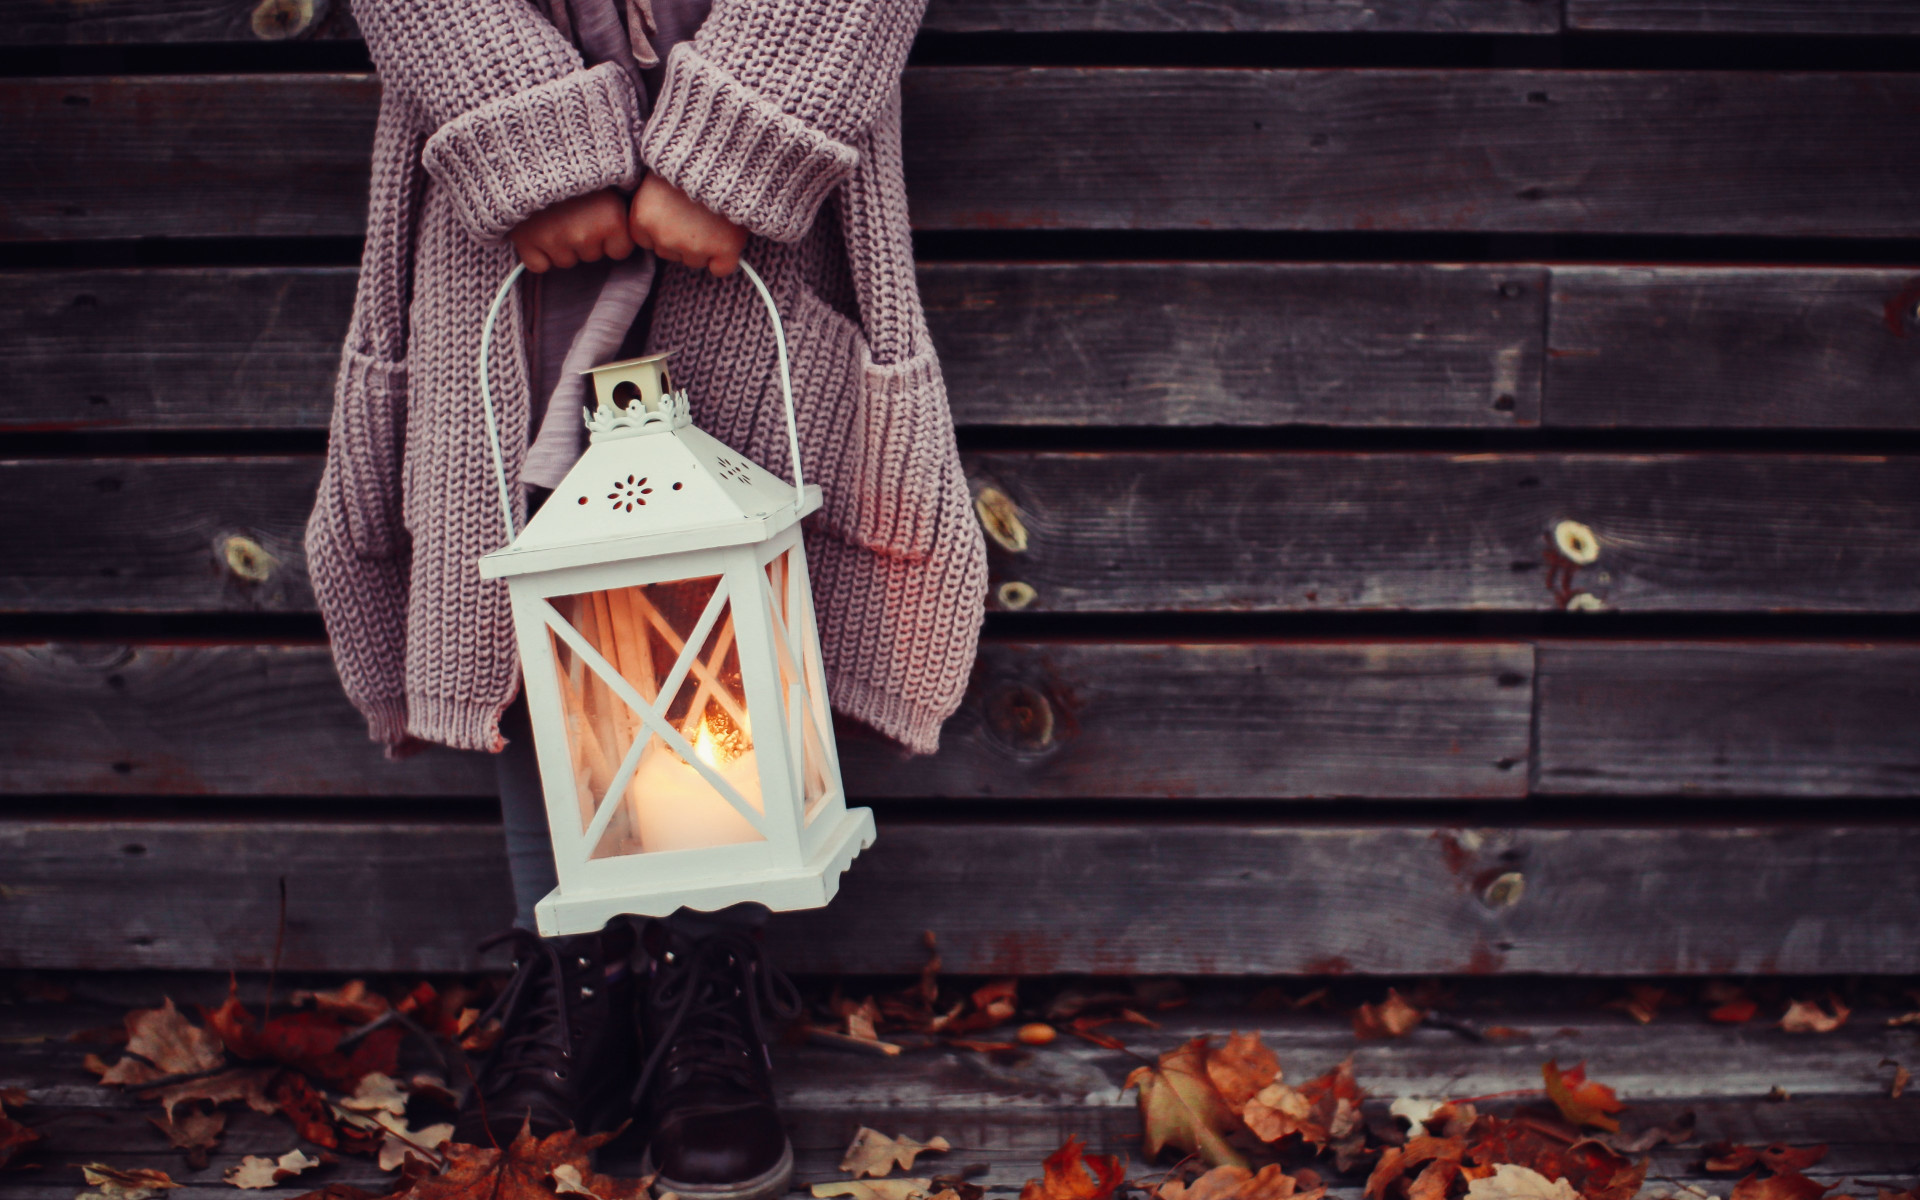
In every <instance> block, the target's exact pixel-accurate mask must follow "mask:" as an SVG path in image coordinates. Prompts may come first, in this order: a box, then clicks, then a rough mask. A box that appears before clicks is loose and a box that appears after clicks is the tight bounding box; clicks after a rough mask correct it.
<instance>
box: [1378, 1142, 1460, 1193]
mask: <svg viewBox="0 0 1920 1200" xmlns="http://www.w3.org/2000/svg"><path fill="white" fill-rule="evenodd" d="M1466 1154H1467V1143H1466V1142H1465V1140H1463V1139H1461V1138H1456V1137H1417V1138H1410V1139H1408V1141H1407V1144H1406V1145H1404V1146H1389V1147H1387V1148H1386V1150H1385V1151H1383V1152H1382V1153H1381V1155H1380V1161H1379V1162H1377V1163H1375V1164H1374V1167H1373V1173H1372V1174H1370V1175H1368V1176H1367V1187H1366V1190H1365V1191H1364V1192H1363V1193H1361V1194H1362V1195H1363V1196H1364V1197H1365V1198H1366V1200H1380V1198H1381V1197H1383V1196H1385V1195H1386V1194H1387V1188H1388V1187H1389V1186H1390V1185H1392V1184H1393V1182H1394V1181H1395V1180H1397V1179H1399V1178H1400V1177H1401V1176H1402V1175H1405V1174H1406V1173H1407V1172H1408V1171H1410V1170H1412V1169H1413V1168H1414V1167H1417V1166H1419V1165H1420V1164H1421V1163H1426V1164H1428V1165H1427V1169H1426V1170H1424V1171H1422V1172H1421V1173H1420V1176H1419V1179H1417V1180H1415V1183H1416V1185H1418V1186H1417V1188H1416V1189H1410V1190H1409V1194H1410V1195H1411V1194H1415V1192H1416V1191H1417V1192H1418V1193H1419V1194H1430V1195H1432V1196H1434V1197H1439V1196H1444V1195H1446V1191H1447V1186H1448V1185H1449V1184H1451V1183H1452V1182H1453V1177H1454V1176H1455V1175H1457V1174H1459V1172H1460V1161H1461V1160H1462V1159H1463V1158H1465V1157H1466Z"/></svg>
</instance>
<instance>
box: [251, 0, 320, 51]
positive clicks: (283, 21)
mask: <svg viewBox="0 0 1920 1200" xmlns="http://www.w3.org/2000/svg"><path fill="white" fill-rule="evenodd" d="M312 25H313V0H260V3H259V4H258V5H256V6H255V7H254V10H253V36H255V37H257V38H259V39H260V40H261V41H263V42H283V41H285V40H286V39H288V38H292V37H299V36H300V35H301V34H303V33H305V32H306V31H307V30H308V28H309V27H311V26H312Z"/></svg>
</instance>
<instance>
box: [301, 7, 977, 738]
mask: <svg viewBox="0 0 1920 1200" xmlns="http://www.w3.org/2000/svg"><path fill="white" fill-rule="evenodd" d="M923 2H924V0H918V2H916V0H715V3H714V5H713V11H712V14H711V15H710V16H709V18H708V19H707V21H706V22H705V24H704V25H702V27H701V29H700V32H699V34H698V35H697V36H696V38H695V39H694V41H692V42H690V43H682V44H680V45H679V46H676V47H675V48H674V50H673V52H672V53H671V54H670V55H669V57H668V62H667V70H666V76H665V82H664V84H663V86H662V89H661V95H660V96H659V98H658V99H657V100H656V102H655V104H654V108H653V114H652V116H651V117H650V118H649V119H648V120H647V121H646V123H645V124H644V126H643V125H642V124H641V122H640V119H639V116H638V112H639V108H638V103H637V100H636V97H635V94H634V90H633V83H632V81H631V79H630V78H629V76H628V75H627V74H626V73H624V72H623V71H622V70H620V69H618V68H617V67H616V66H615V65H614V64H602V65H600V66H598V67H593V68H587V67H586V66H585V65H584V63H583V61H582V59H581V57H580V55H579V53H578V52H577V51H576V50H575V49H574V47H573V45H572V44H571V42H570V41H569V40H568V39H567V38H566V37H564V36H562V35H561V33H560V32H559V31H558V30H557V29H555V27H554V26H553V25H552V24H550V23H549V22H548V21H547V20H546V19H545V18H544V17H542V16H541V15H540V14H539V13H538V12H537V11H536V9H535V8H534V7H533V6H531V5H528V4H526V3H524V2H523V0H469V2H468V3H462V4H457V5H455V4H445V3H441V2H440V0H358V2H357V3H356V4H355V5H354V13H355V16H356V18H357V19H358V20H359V23H360V26H361V29H362V30H363V31H364V32H365V34H366V38H367V44H368V47H369V49H370V51H371V53H372V55H373V58H374V62H375V64H376V66H377V67H378V69H379V72H380V77H381V81H382V84H383V92H382V95H381V103H380V115H379V122H378V126H377V129H376V132H375V144H374V155H373V178H372V186H371V191H370V200H369V217H368V223H367V231H368V232H367V244H366V251H365V255H364V258H363V261H362V267H361V275H360V283H359V290H358V293H357V296H356V298H355V303H354V313H353V320H352V324H351V326H350V328H349V331H348V334H347V341H346V346H345V348H344V352H343V354H342V360H341V370H340V375H339V378H338V381H337V385H336V389H335V403H334V413H333V422H332V431H331V438H330V440H329V443H328V450H327V465H326V470H325V471H324V473H323V474H322V477H321V482H320V491H319V495H318V496H317V497H316V499H315V503H314V509H313V515H312V517H311V519H310V521H309V523H308V527H307V539H306V544H307V555H308V563H309V569H310V571H311V574H312V577H313V584H314V591H315V594H316V596H317V597H318V599H319V602H320V608H321V612H322V614H323V615H324V617H325V619H326V623H327V631H328V634H329V637H330V638H331V640H332V644H333V653H334V661H335V663H336V665H337V666H338V668H339V672H340V678H341V681H342V683H343V684H344V686H345V688H346V691H347V694H348V696H349V698H350V699H352V701H353V702H354V704H355V705H356V706H357V707H358V708H359V709H360V711H361V712H362V713H363V714H365V716H366V718H367V723H368V730H369V734H370V736H372V738H373V739H374V740H375V741H378V742H380V743H382V744H384V745H385V746H386V747H387V748H388V752H389V753H390V754H401V753H405V752H406V751H407V749H408V748H409V746H410V744H411V743H414V742H416V741H431V742H440V743H443V744H446V745H449V746H454V747H457V748H460V749H471V750H494V751H497V750H499V749H500V748H501V747H502V746H503V745H504V742H503V741H502V739H501V735H500V714H501V713H502V712H503V711H504V710H505V708H506V707H507V705H508V704H509V703H510V702H511V701H512V699H513V697H514V695H515V693H516V691H517V689H518V686H519V662H518V657H517V654H516V652H515V649H514V643H513V631H512V624H511V617H510V613H509V608H508V602H507V594H506V589H505V587H504V585H502V584H501V583H499V582H497V581H492V582H490V581H483V580H482V579H481V578H480V577H479V574H478V571H477V569H476V565H475V564H476V560H477V559H479V557H480V556H482V555H484V554H486V553H488V552H490V551H492V550H494V549H495V548H497V547H498V546H499V545H500V543H501V541H502V539H503V536H504V535H503V532H502V530H501V528H500V525H499V520H498V506H497V504H498V502H497V500H496V499H495V493H494V490H493V482H492V467H491V459H490V452H489V450H488V447H487V440H486V433H485V429H484V426H483V423H482V422H481V420H480V419H479V415H478V403H477V401H478V391H479V383H478V376H479V369H478V361H477V360H478V354H479V341H480V329H481V323H482V321H483V319H484V317H485V313H486V307H487V305H488V303H489V302H490V301H491V299H492V296H493V292H494V290H495V288H496V287H497V286H498V285H499V282H500V280H501V279H502V278H504V277H505V275H506V272H507V270H508V269H509V268H510V267H511V266H512V264H513V261H514V256H513V251H512V249H511V247H510V246H509V245H508V244H507V242H506V241H505V237H506V234H507V233H508V232H509V231H510V230H512V229H513V227H514V226H515V225H517V224H519V223H520V222H521V221H523V220H525V219H526V218H527V217H529V216H531V215H532V214H534V213H535V212H538V211H539V210H541V209H543V208H545V207H548V206H549V205H551V204H553V203H555V202H557V201H559V200H562V199H565V198H567V197H570V196H578V195H584V194H587V193H589V192H593V191H597V190H599V189H601V188H607V187H614V188H621V189H631V188H632V187H634V186H635V185H636V184H637V183H638V180H639V178H640V176H641V174H642V173H643V171H645V170H649V169H650V170H653V171H657V172H658V173H660V174H661V175H662V176H663V177H664V178H666V179H667V180H668V181H669V182H671V183H673V184H675V185H676V186H677V187H679V188H680V189H681V190H683V191H684V192H686V193H687V194H688V195H690V196H692V197H693V198H694V199H696V200H698V201H699V202H700V203H701V204H703V205H705V206H706V207H708V208H709V209H712V210H713V211H715V212H718V213H721V214H722V215H724V216H726V217H727V218H729V219H730V220H732V221H734V222H736V223H738V224H740V225H741V226H743V227H744V228H746V229H747V230H748V231H749V233H750V234H751V235H752V236H751V237H750V238H749V241H748V245H747V250H746V255H747V257H748V259H749V260H751V261H752V262H753V263H754V264H755V266H756V267H757V268H759V270H760V272H761V274H762V275H763V276H765V278H766V280H767V283H768V286H769V287H770V288H772V289H773V292H774V295H775V297H776V299H777V300H778V301H779V303H780V306H781V311H782V313H783V315H784V316H785V319H786V321H787V334H788V339H789V348H790V351H791V354H792V360H793V370H794V390H795V400H796V403H797V406H798V410H799V424H800V438H801V449H802V453H803V454H804V455H805V456H806V467H807V478H808V479H809V480H813V481H818V482H819V483H820V484H821V485H822V487H823V489H824V491H825V494H826V504H825V506H824V511H823V512H822V513H821V514H820V515H819V516H816V517H814V518H812V519H811V521H810V524H809V528H808V530H807V539H806V540H807V554H808V558H809V563H810V566H811V574H812V579H813V586H814V597H815V605H816V608H817V610H818V612H819V614H820V621H821V640H822V643H823V657H824V660H825V666H826V670H827V683H828V692H829V694H830V695H831V697H832V700H833V704H834V707H835V708H837V709H839V710H840V711H842V712H844V713H846V714H847V715H849V716H852V717H854V718H855V719H857V720H860V721H863V722H865V723H867V724H869V725H871V726H873V727H874V728H876V729H878V730H880V731H881V732H883V733H885V734H887V735H888V736H890V737H893V738H895V739H897V740H899V741H900V742H902V743H904V744H905V745H906V746H907V747H908V748H909V749H911V750H914V751H916V752H920V753H930V752H932V751H933V750H934V749H935V748H936V747H937V745H938V739H939V729H940V725H941V723H942V722H943V721H944V720H945V719H946V718H947V717H948V716H949V715H951V713H952V712H953V711H954V709H955V708H957V707H958V705H959V702H960V698H961V695H962V693H963V691H964V690H965V687H966V682H967V676H968V674H969V671H970V669H971V667H972V663H973V657H974V653H975V650H976V647H977V642H978V637H979V627H980V620H981V614H982V612H983V609H984V603H985V593H986V550H985V544H984V541H983V540H982V537H981V533H980V529H979V526H978V524H977V522H976V521H975V520H974V518H973V515H972V506H971V503H970V498H969V494H968V489H967V482H966V478H965V476H964V475H963V473H962V472H961V468H960V460H959V454H958V451H957V448H956V446H955V444H954V438H953V423H952V417H951V415H950V413H949V411H948V408H947V401H946V392H945V388H944V384H943V383H942V381H941V377H940V370H939V363H938V361H937V358H936V356H935V354H934V351H933V347H932V344H931V342H930V341H929V339H928V336H927V328H926V317H925V312H924V310H923V309H922V307H921V303H920V297H919V291H918V288H917V285H916V284H915V281H914V273H913V257H912V246H911V240H910V233H909V227H908V223H907V202H906V189H905V185H904V182H903V177H902V173H901V167H900V109H899V102H900V100H899V77H900V70H901V67H902V66H903V64H904V62H905V59H906V53H907V49H908V46H909V45H910V44H911V42H912V39H913V34H914V31H915V29H916V28H917V27H918V24H919V19H920V10H921V7H922V4H923ZM657 297H658V298H657V301H656V306H657V307H656V312H655V316H654V321H653V325H652V327H651V331H650V333H649V342H650V346H651V348H654V349H668V348H671V349H674V350H676V351H678V352H679V353H678V354H677V356H676V358H675V360H674V374H675V377H676V379H677V380H678V381H680V382H683V383H684V384H686V385H687V386H688V388H689V390H690V391H691V393H692V397H693V401H694V406H695V419H696V420H697V421H698V422H699V423H700V425H701V426H702V427H703V428H705V429H707V430H708V431H709V432H711V433H713V434H714V435H715V436H716V437H719V438H721V439H722V440H723V441H726V442H728V443H729V444H731V445H732V446H734V447H735V448H736V449H738V450H740V451H741V452H743V453H745V454H747V455H749V456H750V457H752V458H753V459H754V460H755V461H757V462H759V463H760V464H762V465H763V466H765V467H767V468H769V469H770V470H773V471H776V472H779V473H782V474H786V473H788V472H789V470H790V466H791V464H790V463H789V461H788V451H787V441H786V436H785V426H784V412H783V409H782V406H781V404H780V398H779V383H778V378H777V367H776V360H775V351H774V344H773V338H772V335H771V331H770V330H769V329H768V328H767V324H766V318H765V315H764V312H763V310H762V309H761V307H760V304H759V300H758V298H757V297H756V296H755V295H754V293H753V291H752V289H751V288H750V287H748V286H747V285H746V284H745V282H744V281H742V280H740V279H737V278H729V279H723V280H722V279H714V278H712V277H711V276H709V275H706V274H705V273H704V272H694V271H689V270H686V269H684V268H681V267H677V266H672V265H668V266H666V267H665V268H664V269H663V272H662V276H661V278H660V280H659V282H658V284H657ZM522 320H523V317H522V314H521V312H520V309H519V305H518V302H517V300H516V301H515V302H514V303H511V304H509V305H507V306H505V307H504V308H503V311H502V314H501V318H500V323H499V328H498V329H497V330H496V334H495V338H494V350H493V358H492V360H491V362H490V364H489V372H490V377H491V380H492V382H493V387H494V399H495V403H496V406H497V407H498V409H499V417H500V429H501V433H502V442H503V446H502V449H503V453H504V455H505V458H506V463H507V470H508V472H509V475H510V476H517V475H518V473H519V471H520V468H521V465H522V463H523V461H524V459H525V456H526V452H527V424H528V412H529V399H530V398H529V386H530V384H529V380H528V373H527V363H526V356H525V338H524V331H523V329H522ZM514 493H515V495H516V498H517V499H516V502H520V503H523V501H521V500H519V499H518V497H519V494H520V489H517V488H516V489H514ZM515 517H516V522H520V521H524V519H525V514H524V512H517V513H516V514H515Z"/></svg>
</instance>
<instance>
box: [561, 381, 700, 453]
mask: <svg viewBox="0 0 1920 1200" xmlns="http://www.w3.org/2000/svg"><path fill="white" fill-rule="evenodd" d="M580 412H581V415H583V416H584V417H585V418H586V421H587V433H588V435H589V440H590V441H595V442H598V441H605V440H611V439H615V438H629V437H640V436H641V435H643V434H649V433H666V432H668V431H670V430H674V429H685V428H686V427H687V426H688V425H691V424H692V423H693V409H692V407H691V406H690V405H689V404H688V402H687V389H685V388H681V389H680V390H679V391H677V392H669V393H667V394H666V395H665V396H662V397H661V398H660V399H659V400H658V401H652V400H648V399H646V398H645V397H641V398H638V399H635V400H633V401H630V402H629V403H628V404H627V406H626V407H624V408H622V407H621V406H620V405H618V404H615V403H612V402H610V401H606V400H602V401H601V402H600V406H599V407H598V408H583V409H581V410H580Z"/></svg>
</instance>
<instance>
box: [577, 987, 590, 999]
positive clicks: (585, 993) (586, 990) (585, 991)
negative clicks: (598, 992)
mask: <svg viewBox="0 0 1920 1200" xmlns="http://www.w3.org/2000/svg"><path fill="white" fill-rule="evenodd" d="M592 995H593V989H592V988H590V987H583V988H581V989H580V998H581V999H582V1000H586V999H589V998H591V997H592Z"/></svg>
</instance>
